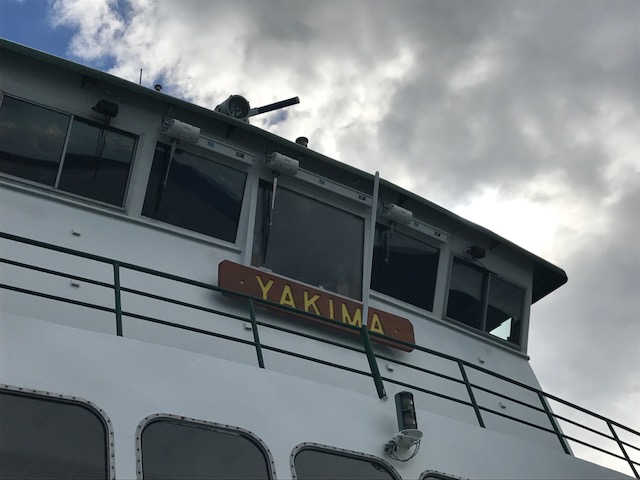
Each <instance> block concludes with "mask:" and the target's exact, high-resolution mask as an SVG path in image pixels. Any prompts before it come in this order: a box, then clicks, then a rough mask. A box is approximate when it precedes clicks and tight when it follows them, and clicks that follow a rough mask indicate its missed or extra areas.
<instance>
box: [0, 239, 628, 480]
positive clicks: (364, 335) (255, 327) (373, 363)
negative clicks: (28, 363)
mask: <svg viewBox="0 0 640 480" xmlns="http://www.w3.org/2000/svg"><path fill="white" fill-rule="evenodd" d="M0 238H4V239H7V240H10V241H15V242H20V243H23V244H27V245H32V246H36V247H40V248H44V249H48V250H52V251H57V252H60V253H64V254H68V255H72V256H75V257H80V258H85V259H88V260H92V261H96V262H101V263H104V264H108V265H111V266H112V268H113V278H114V281H113V285H110V284H107V283H104V282H100V281H96V280H92V279H88V278H85V277H81V276H76V275H71V274H68V273H65V272H60V271H56V270H52V269H46V268H42V267H38V266H36V265H31V264H27V263H23V262H17V261H15V260H10V259H5V258H0V262H2V263H6V264H10V265H13V266H17V267H20V268H26V269H30V270H33V271H37V272H41V273H46V274H51V275H58V276H61V277H65V278H70V279H75V280H80V281H85V282H88V283H91V284H94V285H98V286H101V287H107V288H113V289H114V298H115V305H114V307H115V308H109V307H104V306H101V305H96V304H91V303H87V302H82V301H79V300H74V299H70V298H65V297H60V296H56V295H51V294H46V293H43V292H38V291H35V290H30V289H25V288H20V287H15V286H13V285H9V284H0V288H4V289H7V290H10V291H14V292H19V293H23V294H28V295H33V296H37V297H40V298H45V299H48V300H54V301H60V302H65V303H69V304H73V305H77V306H81V307H87V308H92V309H95V310H100V311H105V312H110V313H113V314H114V315H115V319H116V335H118V336H123V325H122V322H123V320H122V319H123V317H133V318H138V319H142V320H146V321H150V322H154V323H158V324H162V325H166V326H170V327H174V328H178V329H184V330H189V331H193V332H197V333H202V334H205V335H211V336H215V337H218V338H222V339H225V340H230V341H234V342H239V343H243V344H250V345H253V346H254V348H255V349H256V356H257V360H258V366H259V367H260V368H265V366H264V358H263V354H262V350H263V349H267V350H270V351H273V352H277V353H282V354H286V355H291V356H294V357H298V358H301V359H305V360H309V361H314V362H317V363H319V364H323V365H327V366H330V367H334V368H339V369H342V370H345V371H349V372H353V373H358V374H362V375H367V376H370V377H372V379H373V381H374V385H375V387H376V392H377V394H378V397H379V398H385V397H386V392H385V388H384V384H383V380H384V381H387V382H391V383H394V384H397V385H401V386H404V387H406V388H414V389H415V390H417V391H421V392H424V393H428V394H431V395H435V396H438V397H441V398H445V399H447V400H451V401H454V402H458V403H461V404H464V405H469V406H472V407H473V409H474V411H475V413H476V417H477V419H478V423H479V425H480V426H481V427H485V424H484V421H483V419H482V415H481V411H487V412H491V413H492V414H495V415H498V416H500V417H504V418H508V419H511V420H513V421H516V422H519V423H522V424H524V425H529V426H531V427H534V428H538V429H540V430H543V431H546V432H550V433H553V434H555V435H556V436H557V438H558V439H559V440H560V442H561V445H562V447H563V449H564V451H565V452H566V453H570V451H569V449H568V446H567V444H566V441H567V440H569V441H574V442H576V443H579V444H582V445H585V446H587V447H590V448H593V449H595V450H598V451H601V452H604V453H607V454H608V455H611V456H613V457H615V458H619V459H622V460H625V461H626V462H627V463H628V465H629V467H630V468H631V470H632V472H633V474H634V475H635V476H636V478H640V476H638V470H637V469H636V468H635V466H636V465H637V466H640V463H638V462H636V461H635V460H633V459H631V458H630V456H629V454H628V452H627V450H626V449H625V446H626V447H627V448H630V449H633V450H636V451H640V448H638V447H636V446H635V445H632V444H630V443H628V442H626V441H622V440H621V439H620V438H619V437H618V435H617V433H616V431H615V428H614V427H616V428H620V429H622V430H625V431H627V432H629V433H631V434H633V435H635V436H637V437H638V438H640V432H637V431H635V430H633V429H631V428H629V427H626V426H624V425H622V424H620V423H618V422H615V421H613V420H610V419H608V418H606V417H604V416H602V415H599V414H597V413H595V412H592V411H589V410H587V409H584V408H582V407H579V406H578V405H575V404H573V403H571V402H568V401H566V400H563V399H561V398H558V397H556V396H554V395H551V394H547V393H545V392H543V391H541V390H539V389H536V388H534V387H531V386H529V385H526V384H524V383H522V382H518V381H517V380H513V379H511V378H509V377H506V376H503V375H500V374H498V373H495V372H492V371H490V370H487V369H485V368H482V367H479V366H477V365H474V364H472V363H470V362H467V361H465V360H462V359H459V358H456V357H453V356H451V355H447V354H445V353H442V352H438V351H435V350H432V349H429V348H426V347H422V346H419V345H415V344H412V343H408V342H404V341H401V340H396V339H393V340H392V341H394V342H395V343H397V344H398V345H399V346H406V347H409V348H411V349H414V350H417V351H420V352H423V353H427V354H431V355H435V356H437V357H440V358H443V359H446V360H449V361H452V362H454V363H456V364H457V365H458V367H459V369H460V373H461V375H462V380H458V379H456V378H453V377H449V376H447V375H444V374H441V373H439V372H434V371H431V370H429V369H426V368H424V367H418V366H414V365H411V364H408V363H406V362H401V361H398V360H396V359H392V358H389V357H387V356H385V355H382V354H376V352H375V351H374V348H373V344H372V342H371V336H376V337H384V336H383V335H381V334H379V333H377V332H369V331H368V330H367V329H366V327H359V326H355V325H350V324H345V323H343V322H340V321H337V320H332V319H327V318H325V317H321V316H319V315H315V314H312V313H308V312H303V311H300V310H297V309H294V308H292V307H288V306H284V305H280V304H278V303H274V302H270V301H267V300H263V299H260V298H254V297H252V296H250V295H246V294H241V293H237V292H232V291H228V290H225V289H223V288H220V287H216V286H213V285H210V284H207V283H204V282H200V281H197V280H193V279H189V278H185V277H181V276H178V275H173V274H169V273H166V272H161V271H157V270H153V269H149V268H145V267H141V266H138V265H134V264H130V263H126V262H120V261H117V260H114V259H111V258H107V257H103V256H99V255H93V254H89V253H85V252H81V251H77V250H73V249H69V248H66V247H60V246H57V245H52V244H48V243H45V242H41V241H37V240H32V239H28V238H24V237H19V236H16V235H12V234H8V233H4V232H0ZM122 268H125V269H128V270H133V271H137V272H140V273H145V274H148V275H152V276H155V277H160V278H164V279H168V280H172V281H176V282H179V283H183V284H186V285H191V286H194V287H198V288H204V289H208V290H211V291H215V292H220V293H223V294H225V295H227V296H231V297H236V298H239V299H245V300H246V301H247V305H248V310H249V318H248V319H247V318H244V317H242V316H239V315H235V314H232V313H230V312H225V311H220V310H214V309H210V308H207V307H203V306H199V305H195V304H190V303H187V302H181V301H178V300H174V299H170V298H166V297H162V296H159V295H154V294H150V293H148V292H143V291H139V290H135V289H131V288H126V287H123V286H122V285H121V278H120V270H121V269H122ZM122 292H128V293H132V294H137V295H142V296H147V297H150V298H154V299H157V300H161V301H166V302H170V303H175V304H178V305H181V306H183V307H186V308H193V309H198V310H202V311H206V312H210V313H216V314H221V315H224V316H226V317H228V318H233V319H237V320H244V321H250V322H251V326H252V332H253V342H251V341H247V340H243V339H239V338H235V337H230V336H228V335H223V334H221V333H216V332H211V331H208V330H203V329H198V328H194V327H188V326H186V325H182V324H177V323H174V322H168V321H164V320H159V319H155V318H151V317H147V316H144V315H140V314H136V313H134V312H127V311H124V310H123V309H122V298H121V296H122ZM255 302H258V303H259V304H260V305H263V306H265V307H268V308H270V309H277V310H279V311H282V312H285V313H293V314H295V315H296V316H305V317H307V318H311V319H314V320H319V321H321V322H324V323H326V324H333V325H338V326H340V328H342V329H346V330H352V331H354V333H359V334H360V339H361V344H362V347H363V348H362V350H360V349H355V348H354V347H350V346H348V345H346V344H340V343H338V342H335V341H331V340H326V339H323V338H321V337H317V336H313V335H311V334H307V333H304V332H299V331H295V330H292V329H287V328H285V327H282V326H276V325H269V324H265V323H262V322H260V321H258V320H257V318H256V313H255V305H254V303H255ZM259 327H264V328H274V329H277V330H281V331H286V332H288V333H291V334H294V335H298V336H304V337H308V338H312V339H314V340H316V341H320V342H324V343H327V344H329V345H334V346H337V347H341V348H348V349H350V350H355V351H361V352H362V353H364V354H365V355H366V357H367V360H368V363H369V372H368V373H367V372H365V371H360V370H357V369H354V368H351V367H346V366H344V365H339V364H335V363H332V362H327V361H324V360H321V359H318V358H312V357H308V356H305V355H302V354H297V353H295V352H292V351H287V350H283V349H279V348H276V347H271V346H268V345H264V344H262V343H261V341H260V336H259ZM384 338H385V340H387V341H389V340H391V339H389V338H387V337H384ZM378 358H382V359H386V360H391V361H395V362H397V363H398V364H402V365H405V366H407V367H409V368H412V369H415V370H417V371H421V372H424V373H428V374H432V375H436V376H439V377H441V378H445V379H447V380H449V381H453V382H457V383H463V384H464V385H465V387H466V389H467V392H468V394H469V399H470V401H469V402H466V401H463V400H459V399H456V398H453V397H449V396H447V395H444V394H441V393H438V392H434V391H431V390H427V389H424V388H420V387H417V386H414V385H409V384H404V383H402V382H399V381H395V380H393V379H389V378H383V377H382V376H381V375H380V371H379V368H378V364H377V359H378ZM465 367H466V368H471V369H473V370H474V371H477V372H481V373H485V374H487V375H490V376H491V377H494V378H497V379H500V380H503V381H506V382H508V383H509V384H512V385H515V386H518V387H521V388H523V389H525V390H528V391H531V392H535V393H536V394H537V396H538V398H539V400H540V402H541V404H542V407H543V408H542V409H541V408H540V407H537V406H535V405H531V404H528V403H526V402H522V401H520V400H517V399H514V398H511V397H509V396H507V395H504V394H502V393H499V392H495V391H492V390H490V389H487V388H485V387H483V386H480V385H476V384H474V383H472V382H470V381H469V379H468V376H467V374H466V370H465ZM473 389H479V390H483V391H487V392H489V393H492V394H494V395H497V396H500V397H502V398H506V399H510V400H512V401H514V402H517V403H519V404H522V405H525V406H527V407H529V408H532V409H534V410H536V411H542V412H544V413H545V414H546V415H547V417H548V418H549V421H550V423H551V426H552V429H548V428H545V427H542V426H540V425H536V424H533V423H530V422H526V421H524V420H522V419H519V418H516V417H513V416H510V415H507V414H505V413H503V412H498V411H495V410H492V409H490V408H487V407H483V406H480V405H478V403H477V401H476V399H475V396H474V394H473ZM547 400H553V401H556V402H558V403H561V404H563V405H566V406H568V407H570V408H572V409H574V410H576V411H579V412H582V413H585V414H587V415H589V416H590V417H592V418H594V419H599V420H602V421H604V422H606V423H607V425H608V426H609V429H610V430H611V436H610V435H606V434H604V433H601V432H599V431H597V430H594V429H591V428H589V427H587V426H585V425H582V424H579V423H577V422H574V421H572V420H570V419H567V418H565V417H563V416H560V415H558V414H554V413H553V412H552V411H551V410H550V408H549V406H548V405H547ZM558 420H560V421H565V422H568V423H571V424H574V425H577V426H579V427H581V428H583V429H585V430H588V431H591V432H593V433H596V434H598V435H600V436H601V437H604V438H606V439H609V440H613V441H615V442H616V443H617V445H618V447H619V448H620V450H621V452H622V456H621V455H618V454H615V453H613V452H610V451H607V450H604V449H602V448H599V447H597V446H595V445H592V444H589V443H586V442H583V441H582V440H580V439H577V438H573V437H571V436H569V435H566V434H564V433H562V432H561V431H560V429H559V426H558V423H557V422H558Z"/></svg>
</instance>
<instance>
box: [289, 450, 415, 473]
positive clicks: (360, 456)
mask: <svg viewBox="0 0 640 480" xmlns="http://www.w3.org/2000/svg"><path fill="white" fill-rule="evenodd" d="M302 450H316V451H320V452H325V453H329V454H333V455H338V456H342V457H347V458H355V459H357V460H365V461H368V462H376V463H379V464H381V465H382V466H384V467H385V468H386V469H387V470H388V471H389V472H391V476H392V477H394V478H395V480H402V477H401V476H400V474H399V473H398V472H397V470H396V469H395V468H394V467H393V465H391V464H390V463H389V462H387V461H386V460H385V459H383V458H380V457H376V456H375V455H371V454H369V453H363V452H357V451H355V450H348V449H346V448H339V447H332V446H331V445H323V444H321V443H315V442H304V443H300V444H298V445H296V446H295V447H293V450H291V454H290V455H289V465H290V466H291V479H292V480H298V474H297V473H296V462H295V459H296V455H297V454H298V453H300V452H301V451H302Z"/></svg>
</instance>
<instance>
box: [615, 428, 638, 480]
mask: <svg viewBox="0 0 640 480" xmlns="http://www.w3.org/2000/svg"><path fill="white" fill-rule="evenodd" d="M607 425H609V430H611V434H612V435H613V438H615V439H616V442H618V446H619V447H620V450H622V454H623V455H624V458H626V459H627V463H628V464H629V466H630V467H631V471H632V472H633V474H634V475H635V477H636V478H640V475H638V471H637V470H636V467H634V466H633V462H632V461H631V458H629V455H627V451H626V450H625V449H624V445H622V442H620V438H618V435H617V434H616V431H615V429H614V428H613V425H611V422H610V421H608V420H607Z"/></svg>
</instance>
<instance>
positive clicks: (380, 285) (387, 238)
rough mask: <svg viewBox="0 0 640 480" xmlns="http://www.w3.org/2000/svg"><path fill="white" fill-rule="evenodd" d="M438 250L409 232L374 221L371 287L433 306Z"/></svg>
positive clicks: (393, 295)
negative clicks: (393, 229) (407, 233)
mask: <svg viewBox="0 0 640 480" xmlns="http://www.w3.org/2000/svg"><path fill="white" fill-rule="evenodd" d="M439 257H440V250H438V249H437V248H436V247H432V246H431V245H429V244H427V243H424V242H421V241H420V240H417V239H415V238H413V237H410V236H409V235H405V234H404V233H400V232H397V231H392V230H391V229H389V228H387V227H383V226H382V225H380V224H378V225H376V237H375V242H374V248H373V268H372V272H371V288H372V289H374V290H377V291H378V292H381V293H385V294H387V295H390V296H392V297H394V298H397V299H398V300H402V301H405V302H407V303H410V304H412V305H415V306H417V307H420V308H424V309H425V310H433V297H434V295H435V290H436V276H437V273H438V259H439Z"/></svg>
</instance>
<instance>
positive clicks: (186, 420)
mask: <svg viewBox="0 0 640 480" xmlns="http://www.w3.org/2000/svg"><path fill="white" fill-rule="evenodd" d="M162 420H165V421H169V422H171V423H178V424H187V425H199V426H204V427H205V428H206V429H208V430H214V431H222V432H225V431H227V432H230V433H234V434H238V435H240V436H242V437H244V438H246V439H247V440H249V441H250V442H252V443H253V444H254V445H255V446H256V447H257V448H258V450H260V452H261V453H262V455H263V456H264V458H265V460H266V463H267V470H268V473H269V475H270V476H269V480H276V478H277V477H276V469H275V462H274V461H273V455H272V454H271V450H269V447H267V444H266V443H264V441H262V439H261V438H260V437H258V436H257V435H255V434H254V433H253V432H250V431H249V430H246V429H244V428H241V427H236V426H233V425H226V424H224V423H217V422H211V421H208V420H200V419H197V418H192V417H185V416H182V415H174V414H171V413H154V414H152V415H149V416H147V417H145V418H143V419H142V420H141V421H140V423H138V427H137V428H136V479H137V480H144V476H143V458H142V433H143V431H144V429H145V428H146V427H147V426H148V425H150V424H152V423H155V422H159V421H162Z"/></svg>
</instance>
